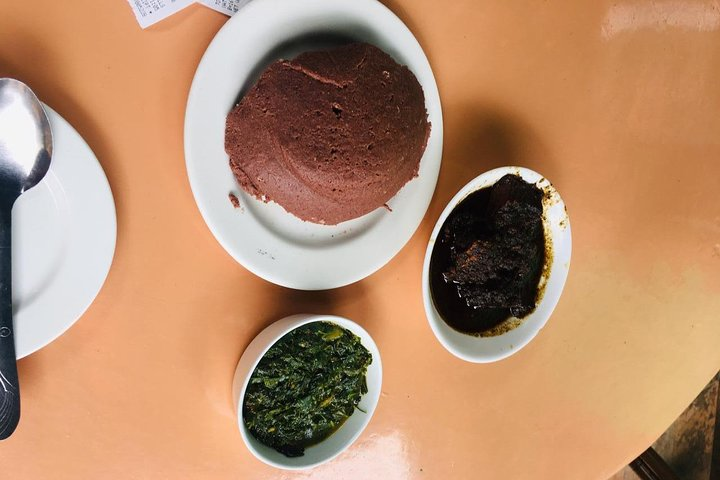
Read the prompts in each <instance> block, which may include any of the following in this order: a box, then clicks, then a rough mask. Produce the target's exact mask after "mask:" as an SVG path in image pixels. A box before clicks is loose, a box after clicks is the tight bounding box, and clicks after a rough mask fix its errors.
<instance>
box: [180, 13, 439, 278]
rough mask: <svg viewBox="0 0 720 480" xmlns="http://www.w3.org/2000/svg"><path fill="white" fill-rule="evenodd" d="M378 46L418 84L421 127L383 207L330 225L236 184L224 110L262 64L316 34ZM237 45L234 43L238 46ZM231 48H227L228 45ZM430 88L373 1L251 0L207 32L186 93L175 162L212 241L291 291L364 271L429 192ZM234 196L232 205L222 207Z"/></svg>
mask: <svg viewBox="0 0 720 480" xmlns="http://www.w3.org/2000/svg"><path fill="white" fill-rule="evenodd" d="M326 36H333V37H337V36H340V37H343V38H344V39H355V40H359V41H366V42H368V43H373V44H375V45H377V46H379V47H380V48H381V49H383V50H385V51H386V52H388V53H389V54H390V55H391V56H393V57H394V58H395V59H396V61H398V62H399V63H402V64H404V65H407V66H408V67H409V68H410V69H411V70H412V71H413V73H414V74H415V76H416V77H417V79H418V81H419V82H420V84H421V85H422V87H423V91H424V94H425V103H426V108H427V111H428V120H429V121H430V123H431V133H430V136H429V138H428V145H427V147H426V150H425V152H424V155H423V157H422V159H421V161H420V169H419V176H418V177H416V178H414V179H413V180H411V181H410V182H408V183H407V184H406V185H405V186H404V187H403V188H402V189H401V190H400V191H399V192H398V194H397V195H396V196H395V197H393V198H392V199H391V200H390V201H389V202H388V204H389V206H390V207H391V209H392V211H387V210H385V209H383V208H380V209H378V210H375V211H373V212H371V213H369V214H367V215H365V216H363V217H360V218H358V219H354V220H350V221H348V222H343V223H341V224H339V225H336V226H324V225H315V224H310V223H309V222H303V221H301V220H299V219H297V218H296V217H294V216H292V215H291V214H289V213H287V212H285V210H283V209H282V207H280V206H278V205H277V204H274V203H272V202H270V203H267V204H266V203H262V202H260V201H258V200H256V199H254V198H251V197H250V196H248V195H247V194H245V193H244V192H243V191H242V189H241V188H240V187H239V186H238V185H237V183H236V181H235V179H234V177H233V175H232V172H231V171H230V168H229V165H228V156H227V154H226V153H225V150H224V133H225V118H226V116H227V114H228V113H229V112H230V110H231V109H232V107H234V105H235V104H236V103H237V99H238V97H239V94H240V93H241V92H243V91H244V90H245V89H247V88H248V87H249V86H251V85H252V83H254V81H255V79H256V77H257V75H258V74H259V73H260V72H261V71H262V69H263V68H264V67H265V66H267V65H268V64H269V63H271V62H272V61H274V60H277V59H278V58H280V57H281V56H284V55H287V56H289V55H288V54H284V55H282V54H279V53H278V52H279V51H280V49H282V48H285V49H286V50H290V49H294V50H295V54H297V53H300V52H301V51H303V50H307V49H308V48H311V47H305V48H301V47H302V45H304V44H306V43H307V42H311V43H312V42H313V41H315V42H316V41H317V40H308V39H309V38H312V39H315V38H316V37H326ZM238 45H239V47H238ZM229 51H232V52H234V53H228V52H229ZM442 144H443V122H442V110H441V104H440V95H439V92H438V89H437V84H436V82H435V78H434V76H433V73H432V69H431V67H430V64H429V62H428V60H427V57H426V56H425V53H424V52H423V50H422V48H421V46H420V44H419V43H418V41H417V39H416V38H415V37H414V36H413V34H412V33H411V32H410V30H409V29H408V28H407V26H405V24H404V23H403V22H402V21H401V20H400V19H399V18H398V17H397V16H395V14H394V13H392V12H391V11H390V10H389V9H388V8H387V7H385V6H384V5H382V4H381V3H379V2H378V1H376V0H304V1H303V2H297V1H296V0H255V1H253V2H252V3H250V4H249V5H247V6H245V7H243V8H242V9H241V10H240V11H239V12H238V13H237V14H236V15H235V16H234V17H233V18H231V19H230V20H229V21H228V22H227V23H226V24H225V25H224V26H223V27H222V28H221V29H220V31H219V32H218V33H217V35H216V36H215V38H214V39H213V40H212V42H211V43H210V45H209V47H208V48H207V51H206V52H205V54H204V55H203V57H202V59H201V61H200V63H199V65H198V68H197V71H196V73H195V77H194V79H193V83H192V87H191V89H190V93H189V95H188V102H187V109H186V113H185V162H186V167H187V173H188V179H189V183H190V187H191V189H192V192H193V195H194V198H195V202H196V203H197V206H198V209H199V210H200V213H201V215H202V217H203V219H204V220H205V223H206V224H207V226H208V228H209V229H210V231H211V232H212V234H213V235H214V236H215V238H216V239H217V241H218V242H219V243H220V245H221V246H222V247H223V248H224V249H225V250H226V251H227V252H228V253H229V254H230V255H231V256H232V257H233V258H234V259H235V260H236V261H237V262H238V263H240V264H241V265H243V266H244V267H245V268H246V269H248V270H250V271H251V272H252V273H254V274H255V275H257V276H259V277H261V278H263V279H265V280H267V281H270V282H272V283H275V284H277V285H281V286H285V287H290V288H295V289H300V290H324V289H331V288H337V287H341V286H344V285H348V284H350V283H354V282H356V281H359V280H362V279H363V278H365V277H367V276H369V275H370V274H372V273H374V272H375V271H377V270H378V269H380V268H381V267H383V266H384V265H385V264H386V263H387V262H389V261H390V260H391V259H392V258H393V257H394V256H395V255H396V254H397V253H398V252H399V251H400V250H401V249H402V248H403V246H404V245H405V244H406V243H407V242H408V241H409V240H410V238H411V237H412V235H413V234H414V233H415V231H416V230H417V228H418V226H419V225H420V222H421V221H422V219H423V217H424V215H425V213H426V211H427V208H428V206H429V204H430V201H431V199H432V196H433V193H434V191H435V186H436V183H437V178H438V173H439V170H440V163H441V158H442ZM230 193H233V194H235V195H236V196H237V197H238V198H239V199H240V202H241V205H242V206H241V208H239V209H236V208H233V206H232V205H231V203H230V201H229V199H228V195H229V194H230Z"/></svg>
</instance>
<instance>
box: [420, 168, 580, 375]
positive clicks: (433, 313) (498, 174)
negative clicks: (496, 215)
mask: <svg viewBox="0 0 720 480" xmlns="http://www.w3.org/2000/svg"><path fill="white" fill-rule="evenodd" d="M508 173H511V174H515V175H519V176H520V177H521V178H522V179H523V180H525V181H526V182H528V183H533V184H535V185H537V186H538V188H540V189H542V190H545V191H547V192H548V194H547V195H546V196H545V198H544V199H543V215H544V219H543V223H544V227H545V231H546V232H548V231H549V232H550V235H549V239H550V242H551V243H552V245H551V247H552V252H553V255H552V265H551V267H550V272H549V274H548V275H547V283H546V285H545V290H544V293H543V295H542V297H541V299H540V302H539V303H538V304H537V307H536V308H535V310H534V311H533V312H532V313H531V314H530V315H528V316H527V317H525V318H524V319H522V321H521V323H520V325H518V326H517V327H515V328H513V329H512V330H509V331H507V332H505V333H502V334H500V335H497V336H494V337H476V336H473V335H468V334H465V333H460V332H458V331H457V330H455V329H453V328H452V327H450V326H449V325H448V324H447V323H445V321H444V320H443V319H442V317H441V316H440V314H439V313H438V311H437V310H436V308H435V304H434V302H433V299H432V294H431V292H430V258H431V256H432V251H433V248H434V247H435V241H436V239H437V236H438V233H439V232H440V229H441V228H442V226H443V224H444V223H445V220H446V219H447V217H448V216H449V215H450V213H451V212H452V211H453V210H454V209H455V207H457V206H458V205H459V204H460V202H462V201H463V200H464V199H465V198H466V197H467V196H468V195H470V194H471V193H473V192H475V191H477V190H480V189H482V188H486V187H489V186H491V185H493V184H494V183H495V182H497V181H498V180H500V178H502V177H503V176H505V175H506V174H508ZM546 238H547V235H546ZM571 252H572V233H571V231H570V218H569V217H568V214H567V210H566V209H565V203H564V202H563V200H562V198H560V194H559V193H558V192H557V190H555V188H554V187H553V186H552V184H551V183H550V182H549V181H548V180H547V179H546V178H544V177H543V176H542V175H540V174H539V173H537V172H535V171H533V170H530V169H527V168H523V167H500V168H496V169H494V170H490V171H489V172H485V173H483V174H482V175H480V176H478V177H475V178H474V179H473V180H471V181H470V182H469V183H468V184H467V185H465V186H464V187H463V188H462V189H461V190H460V191H459V192H458V193H457V195H455V196H454V197H453V199H452V200H450V203H448V205H447V207H445V210H443V212H442V214H441V215H440V218H439V219H438V221H437V223H436V224H435V228H434V229H433V232H432V235H431V236H430V241H429V242H428V246H427V251H426V252H425V263H424V265H423V276H422V289H423V302H424V304H425V315H426V316H427V319H428V322H429V323H430V327H431V328H432V331H433V333H434V334H435V336H436V337H437V339H438V340H439V341H440V343H441V344H442V345H443V346H444V347H445V348H446V349H447V350H448V351H449V352H450V353H452V354H453V355H455V356H456V357H458V358H461V359H463V360H466V361H468V362H474V363H488V362H495V361H498V360H502V359H503V358H506V357H509V356H510V355H512V354H513V353H515V352H517V351H518V350H520V349H521V348H523V347H524V346H525V345H527V344H528V343H529V342H530V340H532V339H533V338H534V337H535V336H536V335H537V334H538V332H539V331H540V329H541V328H543V327H544V326H545V324H546V323H547V321H548V319H549V318H550V315H551V314H552V312H553V310H554V309H555V306H556V305H557V303H558V300H559V299H560V295H561V294H562V291H563V287H564V286H565V280H566V279H567V274H568V270H569V268H570V254H571Z"/></svg>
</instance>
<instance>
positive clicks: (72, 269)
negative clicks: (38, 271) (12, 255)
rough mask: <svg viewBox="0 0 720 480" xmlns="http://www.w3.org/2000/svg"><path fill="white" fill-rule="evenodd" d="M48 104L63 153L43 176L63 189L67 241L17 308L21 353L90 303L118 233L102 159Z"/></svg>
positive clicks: (48, 338) (55, 333)
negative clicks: (46, 277) (47, 275)
mask: <svg viewBox="0 0 720 480" xmlns="http://www.w3.org/2000/svg"><path fill="white" fill-rule="evenodd" d="M43 106H44V108H45V112H46V113H47V116H48V119H49V120H50V126H51V128H52V131H53V137H54V143H55V148H54V152H53V155H54V157H56V156H58V155H62V157H63V162H61V163H58V162H57V160H56V161H55V162H51V164H50V171H49V172H48V175H47V176H46V178H45V179H43V181H42V182H46V181H50V182H53V184H57V189H59V192H53V194H58V193H59V194H62V196H63V197H64V198H63V199H62V201H63V203H66V204H67V205H66V207H67V208H68V212H67V213H66V214H65V217H64V220H65V222H66V238H65V243H66V245H65V248H64V250H63V252H64V254H63V258H62V262H61V263H60V265H59V267H58V268H57V270H56V271H55V272H53V275H52V278H51V280H50V281H49V283H48V284H47V285H46V287H45V288H44V289H43V290H42V291H40V292H39V293H38V294H36V295H34V297H33V299H32V300H31V301H30V302H28V303H27V304H23V305H21V306H20V308H19V309H18V310H17V311H16V312H14V313H13V316H14V322H15V352H16V356H17V358H18V359H20V358H23V357H25V356H27V355H30V354H32V353H34V352H36V351H37V350H40V349H41V348H43V347H45V346H46V345H48V344H50V343H51V342H53V341H54V340H55V339H57V338H58V337H60V336H61V335H62V334H63V333H65V332H66V331H67V330H68V329H69V328H70V327H71V326H72V325H73V324H74V323H75V322H76V321H77V320H78V319H79V318H80V317H81V316H82V315H83V314H84V313H85V311H86V310H87V309H88V307H90V305H91V304H92V302H93V301H94V300H95V298H96V297H97V295H98V293H99V292H100V289H101V288H102V286H103V285H104V283H105V280H106V278H107V275H108V273H109V272H110V267H111V265H112V261H113V257H114V255H115V245H116V239H117V218H116V213H115V201H114V199H113V195H112V190H111V189H110V184H109V183H108V180H107V177H106V176H105V172H104V171H103V169H102V166H101V165H100V162H99V161H98V160H97V157H96V156H95V154H94V153H93V151H92V150H91V149H90V147H89V146H88V144H87V143H86V142H85V140H84V139H83V138H82V136H81V135H80V134H79V133H78V132H77V130H75V128H73V126H72V125H70V123H68V122H67V121H66V120H65V119H64V118H63V117H62V116H61V115H60V114H58V113H57V112H56V111H55V110H53V109H52V108H50V107H48V106H47V105H45V104H43ZM42 182H41V183H42ZM38 187H40V185H37V186H35V187H33V189H35V188H38ZM49 188H50V189H51V191H52V190H53V188H52V186H49ZM33 189H31V190H29V192H31V191H32V190H33ZM21 199H22V197H21ZM21 199H20V200H21ZM20 200H19V201H20Z"/></svg>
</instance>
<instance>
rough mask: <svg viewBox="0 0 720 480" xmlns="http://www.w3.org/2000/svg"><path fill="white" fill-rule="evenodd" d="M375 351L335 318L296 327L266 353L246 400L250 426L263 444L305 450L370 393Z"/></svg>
mask: <svg viewBox="0 0 720 480" xmlns="http://www.w3.org/2000/svg"><path fill="white" fill-rule="evenodd" d="M370 363H372V355H371V354H370V352H368V350H367V349H366V348H365V347H364V346H363V345H362V344H361V343H360V338H359V337H358V336H356V335H355V334H353V333H352V332H350V331H349V330H347V329H345V328H342V327H340V326H338V325H336V324H334V323H331V322H312V323H308V324H305V325H303V326H300V327H298V328H296V329H295V330H293V331H291V332H289V333H288V334H286V335H285V336H283V337H282V338H281V339H280V340H278V341H277V342H276V343H275V344H274V345H273V346H272V347H270V349H269V350H268V351H267V352H266V353H265V355H264V356H263V358H262V359H261V360H260V362H259V363H258V365H257V367H256V368H255V371H254V372H253V374H252V376H251V377H250V382H249V384H248V387H247V390H246V393H245V399H244V402H243V417H244V421H245V426H246V427H247V429H248V430H249V431H250V433H251V434H252V435H253V436H254V437H255V438H256V439H257V440H259V441H260V442H262V443H263V444H265V445H267V446H269V447H271V448H274V449H275V450H277V451H278V452H280V453H282V454H284V455H286V456H288V457H298V456H302V455H303V453H304V451H305V448H306V447H309V446H311V445H315V444H317V443H319V442H321V441H323V440H325V439H326V438H327V437H329V436H330V435H331V434H332V433H333V432H335V431H336V430H337V429H338V428H340V427H341V426H342V424H343V423H344V422H345V420H347V419H348V417H350V415H352V414H353V412H354V410H355V408H357V405H358V403H359V402H360V398H361V397H362V395H363V394H365V393H367V391H368V389H367V384H366V381H365V375H366V372H367V368H368V366H369V365H370Z"/></svg>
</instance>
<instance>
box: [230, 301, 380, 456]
mask: <svg viewBox="0 0 720 480" xmlns="http://www.w3.org/2000/svg"><path fill="white" fill-rule="evenodd" d="M312 322H330V323H335V324H337V325H339V326H341V327H343V328H346V329H348V330H350V331H351V332H352V333H354V334H355V335H357V336H358V337H360V342H361V343H362V345H363V346H364V347H365V348H367V349H368V351H369V352H370V353H371V354H372V363H371V364H370V366H369V367H368V370H367V377H366V379H367V387H368V391H367V393H366V394H365V395H363V396H362V398H361V399H360V403H359V404H358V408H356V409H355V412H354V413H353V414H352V415H351V416H350V418H348V419H347V420H346V421H345V423H344V424H343V425H342V427H340V428H339V429H338V430H337V431H336V432H335V433H333V434H332V435H330V436H329V437H328V438H326V439H325V440H323V441H322V442H320V443H318V444H317V445H313V446H311V447H308V448H306V449H305V455H303V456H302V457H294V458H289V457H286V456H285V455H283V454H282V453H279V452H277V451H275V450H274V449H272V448H270V447H268V446H266V445H264V444H262V443H260V442H259V441H258V440H257V439H256V438H255V437H253V436H252V434H251V433H250V432H249V431H248V429H247V428H246V427H245V421H244V419H243V413H242V406H243V400H244V398H245V390H246V389H247V386H248V382H249V381H250V376H251V375H252V373H253V372H254V371H255V367H257V364H258V363H259V362H260V360H261V359H262V358H263V356H264V355H265V353H266V352H267V351H268V350H269V349H270V347H272V346H273V345H274V344H275V342H277V341H278V340H280V338H282V337H283V336H284V335H285V334H287V333H289V332H291V331H292V330H295V329H296V328H298V327H300V326H302V325H305V324H308V323H312ZM381 386H382V363H381V361H380V351H379V350H378V348H377V345H375V342H374V341H373V339H372V337H370V334H369V333H367V332H366V331H365V329H363V328H362V327H361V326H360V325H358V324H357V323H355V322H353V321H351V320H348V319H346V318H341V317H335V316H332V315H307V314H305V315H293V316H290V317H286V318H283V319H282V320H279V321H277V322H275V323H273V324H272V325H270V326H269V327H267V328H266V329H265V330H263V331H262V332H260V334H259V335H258V336H257V337H255V339H254V340H253V341H252V342H251V343H250V345H248V347H247V349H246V350H245V353H243V355H242V357H241V358H240V362H239V363H238V366H237V369H236V370H235V378H234V380H233V397H234V399H235V409H236V411H237V418H238V427H239V428H240V433H241V434H242V438H243V440H244V441H245V445H247V447H248V449H249V450H250V451H251V452H252V454H253V455H255V456H256V457H257V458H258V459H259V460H261V461H263V462H265V463H267V464H268V465H271V466H273V467H277V468H282V469H286V470H302V469H307V468H313V467H316V466H318V465H320V464H322V463H325V462H328V461H330V460H332V459H333V458H335V457H336V456H338V455H340V453H342V452H343V451H344V450H345V449H347V448H348V447H349V446H350V445H352V443H353V442H354V441H355V440H356V439H357V438H358V437H359V436H360V434H361V433H362V431H363V430H364V429H365V427H366V426H367V424H368V422H369V421H370V418H371V417H372V415H373V412H374V411H375V407H376V406H377V403H378V399H379V398H380V389H381Z"/></svg>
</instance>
